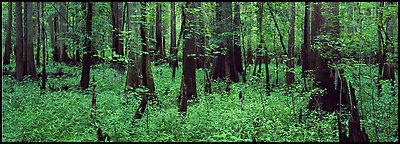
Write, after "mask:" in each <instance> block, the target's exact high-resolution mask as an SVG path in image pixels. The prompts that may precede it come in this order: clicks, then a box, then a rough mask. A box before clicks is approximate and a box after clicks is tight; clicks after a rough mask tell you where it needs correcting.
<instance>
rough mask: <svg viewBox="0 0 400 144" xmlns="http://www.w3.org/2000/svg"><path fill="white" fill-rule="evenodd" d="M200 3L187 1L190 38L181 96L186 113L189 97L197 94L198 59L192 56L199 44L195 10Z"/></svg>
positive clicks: (180, 110)
mask: <svg viewBox="0 0 400 144" xmlns="http://www.w3.org/2000/svg"><path fill="white" fill-rule="evenodd" d="M199 6H200V3H198V2H186V9H185V11H184V12H185V13H186V14H185V15H186V26H185V29H184V35H185V36H187V35H189V36H190V37H189V38H186V39H184V43H183V46H184V49H183V74H182V83H181V95H180V97H179V112H181V113H186V111H187V101H188V99H191V98H194V97H196V95H197V92H196V60H195V58H194V57H193V56H192V55H193V54H195V53H196V49H197V47H198V46H199V45H198V44H197V42H198V39H197V38H198V34H197V33H196V31H197V30H196V28H195V26H196V25H197V22H196V16H195V12H194V11H195V10H194V9H196V8H199Z"/></svg>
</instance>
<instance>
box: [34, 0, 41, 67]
mask: <svg viewBox="0 0 400 144" xmlns="http://www.w3.org/2000/svg"><path fill="white" fill-rule="evenodd" d="M36 8H37V9H36V12H37V19H36V20H37V30H38V31H37V49H36V57H35V60H36V65H37V66H40V34H41V33H40V3H39V2H36Z"/></svg>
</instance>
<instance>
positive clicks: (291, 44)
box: [286, 2, 296, 85]
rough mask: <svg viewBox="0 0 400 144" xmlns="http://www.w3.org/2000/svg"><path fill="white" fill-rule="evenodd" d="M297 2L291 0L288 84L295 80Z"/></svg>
mask: <svg viewBox="0 0 400 144" xmlns="http://www.w3.org/2000/svg"><path fill="white" fill-rule="evenodd" d="M295 15H296V13H295V3H294V2H290V17H289V21H290V27H289V38H288V59H289V60H288V61H287V66H288V71H287V72H286V84H287V85H290V84H293V82H294V73H293V71H294V69H293V68H294V58H293V55H294V28H295V22H296V19H295Z"/></svg>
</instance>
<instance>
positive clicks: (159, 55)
mask: <svg viewBox="0 0 400 144" xmlns="http://www.w3.org/2000/svg"><path fill="white" fill-rule="evenodd" d="M161 24H162V21H161V3H159V2H158V3H157V8H156V60H161V59H164V56H163V48H162V42H163V41H162V29H161Z"/></svg>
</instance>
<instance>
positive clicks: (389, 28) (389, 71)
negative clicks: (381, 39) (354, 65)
mask: <svg viewBox="0 0 400 144" xmlns="http://www.w3.org/2000/svg"><path fill="white" fill-rule="evenodd" d="M391 5H394V2H388V6H389V7H390V6H391ZM396 19H397V16H396V15H395V14H393V15H392V16H391V17H388V20H387V22H386V30H385V35H386V41H385V43H386V44H385V46H386V47H385V51H386V52H387V53H388V54H390V55H393V54H394V44H393V38H394V37H393V28H394V23H395V22H396ZM390 55H387V54H386V53H385V62H384V68H383V69H384V71H383V79H384V80H388V79H390V80H395V76H394V69H395V68H394V67H393V63H394V60H393V57H391V56H390ZM392 82H393V81H392ZM392 84H394V83H392Z"/></svg>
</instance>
